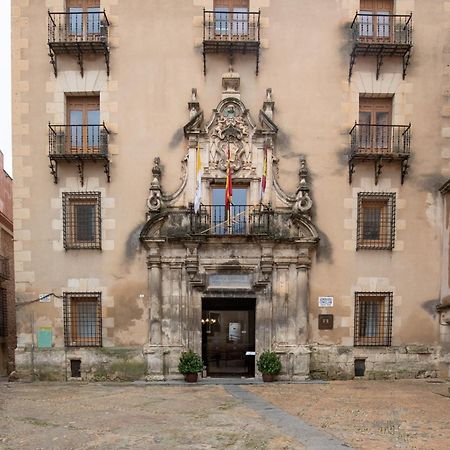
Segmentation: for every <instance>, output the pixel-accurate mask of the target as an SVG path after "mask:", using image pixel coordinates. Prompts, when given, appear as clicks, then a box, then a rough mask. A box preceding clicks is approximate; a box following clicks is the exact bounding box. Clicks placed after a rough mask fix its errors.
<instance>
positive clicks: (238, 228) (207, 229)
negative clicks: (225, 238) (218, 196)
mask: <svg viewBox="0 0 450 450" xmlns="http://www.w3.org/2000/svg"><path fill="white" fill-rule="evenodd" d="M190 215H191V228H192V231H193V233H194V234H202V235H265V234H269V232H270V227H271V217H272V215H273V212H272V210H270V209H269V208H268V207H266V206H263V205H257V206H248V205H232V206H231V208H230V214H229V217H228V214H227V211H226V208H225V206H223V205H201V206H200V208H199V210H198V212H197V213H195V212H194V209H193V207H192V209H191V211H190Z"/></svg>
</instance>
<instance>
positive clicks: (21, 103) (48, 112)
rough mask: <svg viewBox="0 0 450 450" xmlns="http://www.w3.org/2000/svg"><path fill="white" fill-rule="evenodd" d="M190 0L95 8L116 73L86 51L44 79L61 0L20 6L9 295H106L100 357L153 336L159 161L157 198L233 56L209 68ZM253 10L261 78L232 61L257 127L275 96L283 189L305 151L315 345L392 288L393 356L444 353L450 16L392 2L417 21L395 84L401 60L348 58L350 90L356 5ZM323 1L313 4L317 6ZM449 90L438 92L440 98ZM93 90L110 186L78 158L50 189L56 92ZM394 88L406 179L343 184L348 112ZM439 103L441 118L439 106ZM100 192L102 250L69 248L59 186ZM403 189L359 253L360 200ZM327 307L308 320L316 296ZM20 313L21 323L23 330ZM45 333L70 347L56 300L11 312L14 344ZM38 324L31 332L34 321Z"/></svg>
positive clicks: (248, 62) (266, 5)
mask: <svg viewBox="0 0 450 450" xmlns="http://www.w3.org/2000/svg"><path fill="white" fill-rule="evenodd" d="M211 3H212V2H211V1H206V0H205V1H201V0H183V1H179V0H145V1H144V0H141V1H138V0H134V1H133V2H120V1H118V0H102V7H104V8H105V10H106V13H107V15H108V18H109V20H110V22H111V27H110V44H111V74H110V76H109V77H107V76H106V71H105V67H104V63H103V61H102V59H101V57H100V58H86V61H85V76H84V78H81V77H80V74H79V68H78V66H77V64H76V60H75V59H74V58H69V57H61V58H59V61H58V65H59V73H58V77H57V78H56V79H55V77H54V75H53V70H52V66H51V65H50V64H49V58H48V56H47V54H48V48H47V9H50V10H52V11H57V10H62V8H63V1H62V0H38V1H30V0H13V18H12V20H13V90H14V96H13V107H14V113H13V124H14V131H13V139H14V161H13V163H14V174H15V188H14V226H15V233H16V243H15V257H16V290H17V301H18V302H32V301H33V300H35V299H37V298H38V296H39V295H40V294H47V293H50V292H53V293H55V294H57V295H58V296H61V295H62V293H63V292H64V291H76V290H81V291H84V290H95V291H101V292H102V303H103V317H104V330H103V336H104V346H106V347H108V346H119V347H121V346H122V347H132V346H142V345H143V344H145V343H146V342H147V341H148V326H147V319H148V315H147V308H148V286H147V269H146V263H145V252H144V251H143V249H142V248H141V247H140V246H139V243H138V239H137V238H138V234H139V231H140V229H141V227H142V226H143V224H144V221H145V202H146V199H147V195H148V187H149V183H150V181H151V167H152V162H153V158H154V157H155V156H156V155H159V156H160V157H161V164H162V166H163V178H162V183H163V187H164V189H165V190H166V191H173V190H175V189H176V187H177V186H178V184H179V179H180V161H181V159H182V158H183V157H184V154H185V153H186V149H187V142H186V141H185V139H184V137H183V132H182V127H183V125H184V124H185V123H186V122H187V121H188V118H189V115H188V111H187V107H186V103H187V101H188V100H189V98H190V91H191V88H192V87H196V88H197V90H198V99H199V101H200V105H201V107H202V109H203V110H204V111H205V115H206V116H208V115H209V113H210V111H211V110H212V109H213V108H215V107H216V106H217V104H218V102H219V101H220V99H221V97H220V94H221V85H220V82H221V80H220V78H221V74H222V73H223V72H225V71H226V70H227V68H228V59H227V57H226V56H225V55H224V56H220V55H211V56H210V55H208V57H207V75H206V77H205V76H203V73H202V54H201V38H202V27H201V21H202V17H201V16H202V7H204V6H205V7H211ZM250 3H251V9H257V8H261V14H262V22H261V27H262V28H261V37H262V50H261V59H260V73H259V76H258V77H256V76H255V57H254V55H237V56H236V57H235V58H234V68H235V70H236V71H238V72H239V73H240V75H241V99H242V100H243V102H244V103H245V104H246V106H247V107H248V108H249V109H250V111H251V112H252V114H253V116H254V117H257V113H258V110H259V109H260V108H261V105H262V101H263V100H264V96H265V90H266V88H268V87H271V88H272V90H273V97H274V100H275V102H276V103H275V114H274V121H275V122H276V123H277V125H278V126H279V128H280V131H279V133H278V139H277V143H276V154H277V156H278V157H279V158H280V179H281V182H282V185H283V188H285V189H286V190H288V191H294V189H295V187H296V184H297V180H298V177H297V170H298V156H299V155H300V154H304V155H306V158H307V161H308V166H309V169H310V172H311V174H312V195H313V199H314V204H315V210H314V211H315V212H314V221H315V223H316V224H317V227H318V229H319V230H320V231H321V242H320V244H319V250H318V252H317V254H316V256H315V258H314V260H313V263H312V269H311V271H310V316H309V320H310V329H309V340H310V342H311V343H316V344H324V345H327V344H336V345H342V346H352V345H353V307H354V292H355V291H367V290H370V291H377V290H380V291H392V292H393V293H394V310H393V345H394V346H401V345H407V344H422V345H426V346H430V347H432V346H437V345H438V342H439V331H438V330H439V326H438V320H437V315H436V312H435V305H436V304H437V302H438V299H439V285H440V265H439V264H438V261H439V257H440V256H439V255H440V252H441V244H440V223H441V215H442V208H441V206H440V201H439V197H438V193H437V188H438V187H439V186H440V185H441V184H442V182H443V180H444V179H445V177H447V178H448V176H449V172H450V169H449V158H450V152H449V150H448V139H449V137H450V133H448V130H449V128H448V116H449V112H448V105H447V103H448V95H449V92H448V88H447V87H448V83H447V84H445V82H444V79H445V77H448V75H449V73H448V67H447V66H446V61H447V58H448V44H447V41H448V39H447V36H448V30H447V28H448V23H449V19H450V2H448V1H444V0H433V7H432V8H430V7H429V1H428V0H398V1H397V2H396V12H397V13H409V12H411V11H412V12H413V20H414V35H413V39H414V49H413V56H412V59H411V64H410V67H409V68H408V73H407V76H406V79H405V80H402V77H401V61H400V60H399V59H392V60H389V59H386V60H385V62H384V64H383V66H382V69H381V75H380V77H379V79H378V80H376V79H375V62H374V60H373V58H366V59H365V58H358V59H357V61H356V64H355V67H354V70H353V76H352V81H351V83H349V82H348V64H349V52H350V47H349V43H348V37H349V33H348V27H349V24H350V23H351V21H352V20H353V17H354V13H355V11H356V10H357V9H358V4H359V2H358V1H357V0H325V1H323V2H317V1H315V0H303V1H301V2H300V1H298V0H283V1H282V2H281V1H277V0H260V1H256V0H255V1H252V0H251V2H250ZM319 3H320V4H319ZM446 86H447V87H446ZM92 91H95V92H100V99H101V120H102V121H105V124H106V125H107V127H108V129H110V130H111V131H112V135H111V140H110V146H109V149H110V152H111V154H112V164H111V183H109V184H108V183H107V182H106V177H105V176H104V174H103V173H102V167H101V165H100V164H97V165H94V164H92V165H86V168H85V185H84V186H83V187H82V186H81V185H80V181H79V178H78V177H77V168H76V166H75V165H71V166H69V165H64V164H60V165H59V183H58V184H54V183H53V178H52V176H51V175H50V172H49V168H48V157H47V154H48V137H47V123H48V122H52V123H58V122H61V121H62V120H63V119H64V114H65V110H64V92H70V93H77V92H81V93H83V92H92ZM374 93H380V94H393V95H394V101H393V105H394V108H393V112H394V113H393V123H394V124H407V123H409V122H411V123H412V154H413V156H412V158H411V168H410V171H409V174H408V176H407V178H406V181H405V183H404V184H403V185H401V184H400V169H399V165H398V164H396V163H393V164H386V165H385V167H384V168H383V173H382V175H381V179H380V182H379V184H378V185H377V186H375V185H374V177H373V166H372V165H371V164H358V165H357V166H356V173H355V174H354V176H353V183H352V185H349V184H348V168H347V157H346V154H347V151H348V148H349V135H348V131H349V130H350V128H351V127H352V125H353V124H354V122H355V120H357V118H358V99H359V95H360V94H374ZM446 106H447V108H446ZM78 190H80V191H91V190H95V191H100V192H101V194H102V220H103V228H102V240H103V249H102V251H101V252H100V251H94V250H89V251H67V252H66V251H64V249H63V246H62V209H61V197H62V192H66V191H78ZM363 191H369V192H372V191H382V192H393V193H395V194H396V200H397V211H396V217H397V222H396V236H395V238H396V239H395V248H394V250H393V251H392V252H390V251H358V252H356V250H355V248H356V206H357V194H358V192H363ZM324 295H327V296H330V295H331V296H333V297H334V305H335V306H334V307H333V308H327V309H323V310H319V309H318V306H317V304H318V297H319V296H324ZM320 312H323V313H325V312H326V313H332V314H334V315H335V322H334V323H335V329H334V330H332V331H319V330H318V326H317V316H318V314H319V313H320ZM30 317H31V318H32V319H31V321H30ZM33 321H34V327H35V329H37V328H38V327H40V326H52V327H53V329H54V345H55V346H56V347H61V346H62V345H63V323H62V303H61V299H59V298H57V297H54V298H53V299H52V301H51V302H50V303H40V302H34V303H31V304H30V305H29V306H26V307H23V308H21V309H20V313H19V315H18V346H19V348H22V349H23V348H25V347H26V346H29V345H30V344H31V341H32V339H31V325H30V323H32V322H33ZM36 327H37V328H36Z"/></svg>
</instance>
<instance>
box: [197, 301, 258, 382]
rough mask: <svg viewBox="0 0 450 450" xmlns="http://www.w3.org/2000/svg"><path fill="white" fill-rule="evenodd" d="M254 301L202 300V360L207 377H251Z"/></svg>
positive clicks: (252, 370)
mask: <svg viewBox="0 0 450 450" xmlns="http://www.w3.org/2000/svg"><path fill="white" fill-rule="evenodd" d="M255 305H256V301H255V299H242V298H240V299H239V298H236V299H235V298H231V299H229V298H224V299H222V298H221V299H211V298H207V299H203V302H202V357H203V362H204V365H205V366H206V370H207V374H208V376H212V377H231V376H238V377H254V376H255V355H254V353H255Z"/></svg>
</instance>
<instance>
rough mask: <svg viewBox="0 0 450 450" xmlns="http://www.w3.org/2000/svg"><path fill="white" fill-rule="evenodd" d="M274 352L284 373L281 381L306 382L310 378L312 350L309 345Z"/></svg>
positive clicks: (280, 348) (280, 378) (284, 348)
mask: <svg viewBox="0 0 450 450" xmlns="http://www.w3.org/2000/svg"><path fill="white" fill-rule="evenodd" d="M274 351H275V352H276V353H277V354H278V356H279V357H280V360H281V366H282V371H281V373H280V375H278V379H279V380H298V381H301V380H306V379H307V378H309V364H310V353H311V350H310V349H309V346H307V345H296V346H290V347H287V346H286V347H281V346H279V347H277V348H276V349H274Z"/></svg>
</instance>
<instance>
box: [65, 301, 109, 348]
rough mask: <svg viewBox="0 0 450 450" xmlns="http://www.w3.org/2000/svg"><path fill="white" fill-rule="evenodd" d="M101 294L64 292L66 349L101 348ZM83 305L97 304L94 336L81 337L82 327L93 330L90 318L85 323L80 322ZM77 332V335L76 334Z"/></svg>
mask: <svg viewBox="0 0 450 450" xmlns="http://www.w3.org/2000/svg"><path fill="white" fill-rule="evenodd" d="M101 296H102V294H101V292H64V293H63V308H64V345H65V346H66V347H101V346H102V345H103V337H102V331H103V326H102V300H101ZM82 303H95V318H94V324H95V330H94V336H93V337H92V336H91V337H89V336H88V337H86V336H80V334H81V333H80V329H81V327H83V326H85V327H86V325H87V326H89V327H90V330H92V326H91V323H92V320H91V319H90V318H89V319H87V320H86V321H85V322H80V320H79V319H80V317H79V316H80V315H82V313H80V312H79V310H80V305H81V304H82ZM74 330H75V334H74Z"/></svg>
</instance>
